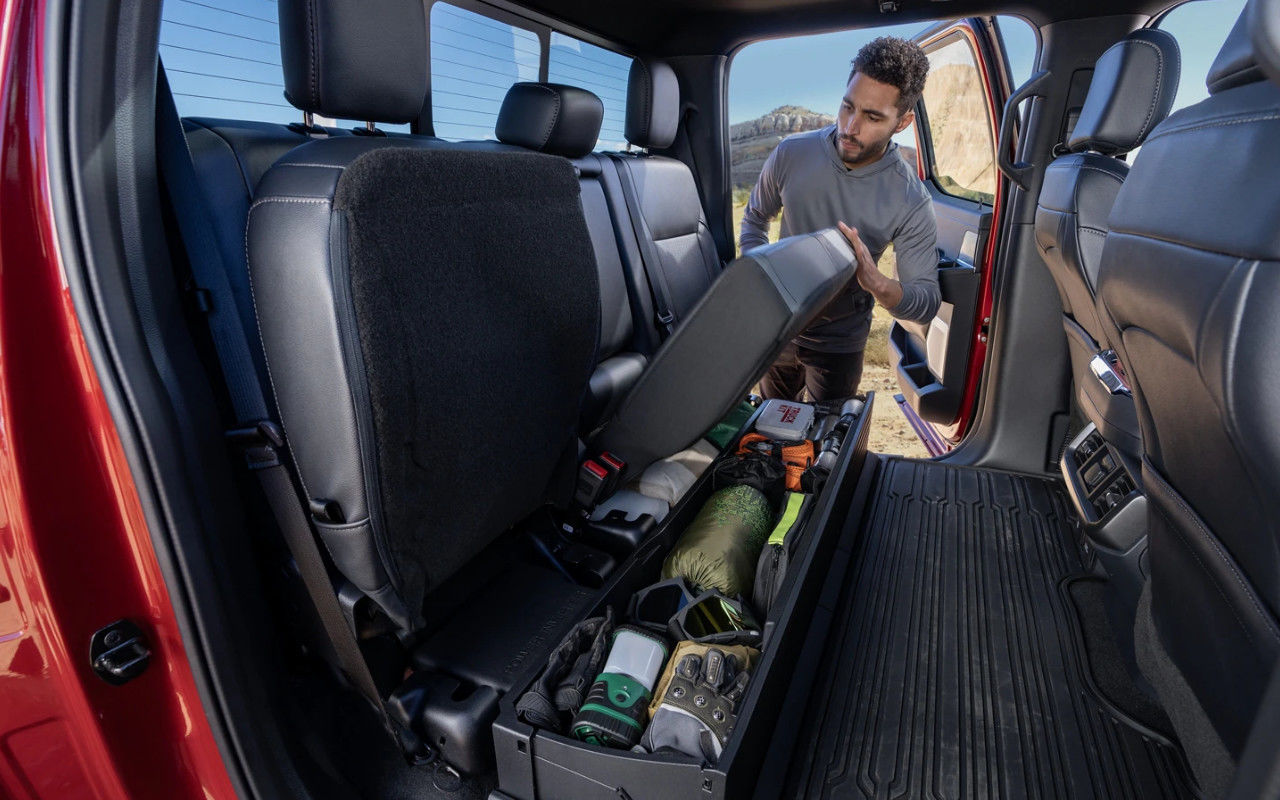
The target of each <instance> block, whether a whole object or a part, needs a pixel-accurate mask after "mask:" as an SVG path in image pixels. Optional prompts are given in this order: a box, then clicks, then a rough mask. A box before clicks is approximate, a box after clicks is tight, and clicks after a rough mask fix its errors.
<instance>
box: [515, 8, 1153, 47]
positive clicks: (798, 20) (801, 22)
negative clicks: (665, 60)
mask: <svg viewBox="0 0 1280 800" xmlns="http://www.w3.org/2000/svg"><path fill="white" fill-rule="evenodd" d="M520 4H521V5H522V6H524V7H526V8H529V9H530V10H533V11H538V12H541V13H543V14H546V15H547V16H549V17H553V18H555V19H559V20H562V21H564V22H567V23H569V24H571V25H574V26H576V27H578V28H582V29H583V30H586V31H591V32H593V33H596V34H597V35H599V36H601V37H603V38H605V39H608V40H610V41H613V42H616V43H618V44H620V45H623V46H625V47H627V48H630V49H631V50H632V51H633V52H636V53H645V54H663V55H676V54H711V53H728V52H731V51H732V50H733V49H734V48H736V47H738V46H739V45H742V44H745V43H746V42H749V41H752V40H755V39H760V38H766V37H772V36H781V35H794V34H799V33H817V32H820V31H830V30H841V29H849V28H857V27H873V26H877V25H888V24H899V23H907V22H917V21H919V22H926V21H930V20H937V19H945V18H952V17H968V16H979V15H983V14H1017V15H1021V16H1024V17H1026V18H1027V19H1029V20H1031V21H1032V22H1033V23H1035V24H1037V25H1043V24H1045V23H1048V22H1055V21H1058V20H1062V19H1073V18H1082V17H1094V16H1103V15H1107V16H1110V15H1116V14H1146V15H1150V14H1154V13H1156V12H1157V11H1159V10H1160V9H1162V8H1164V7H1165V6H1168V5H1170V4H1171V0H1072V2H1063V0H1020V1H1015V2H1007V3H1000V2H995V1H993V0H898V6H899V10H898V11H896V12H892V13H887V14H885V13H881V12H880V10H879V2H878V0H646V1H645V2H634V1H633V2H628V3H617V2H601V0H520Z"/></svg>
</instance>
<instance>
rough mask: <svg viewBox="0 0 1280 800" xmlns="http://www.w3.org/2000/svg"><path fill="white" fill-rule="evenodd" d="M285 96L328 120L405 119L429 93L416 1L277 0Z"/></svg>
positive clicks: (422, 13)
mask: <svg viewBox="0 0 1280 800" xmlns="http://www.w3.org/2000/svg"><path fill="white" fill-rule="evenodd" d="M278 11H279V16H280V60H281V62H282V64H283V69H284V95H285V98H286V99H287V100H288V101H289V102H290V103H293V104H294V105H295V106H297V107H298V108H301V109H303V110H304V111H314V112H315V113H317V114H322V115H324V116H326V117H339V118H346V119H360V120H373V121H375V122H411V121H413V120H414V119H416V118H417V116H418V113H419V112H420V111H421V110H422V104H423V102H424V101H425V100H426V97H427V60H426V59H425V58H424V57H423V55H424V54H425V53H426V51H427V19H426V10H425V8H424V4H423V3H422V2H421V1H420V0H279V3H278Z"/></svg>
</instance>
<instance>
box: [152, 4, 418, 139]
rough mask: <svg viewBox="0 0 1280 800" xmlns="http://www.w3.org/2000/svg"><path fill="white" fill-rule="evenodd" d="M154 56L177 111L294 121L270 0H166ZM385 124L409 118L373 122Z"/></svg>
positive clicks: (346, 123)
mask: <svg viewBox="0 0 1280 800" xmlns="http://www.w3.org/2000/svg"><path fill="white" fill-rule="evenodd" d="M160 58H161V59H162V60H163V61H164V68H165V73H166V74H167V75H168V77H169V87H170V88H171V89H172V90H173V100H174V103H175V104H176V105H177V107H178V113H179V114H180V115H182V116H184V117H215V118H221V119H248V120H258V121H261V122H280V123H290V122H301V121H302V112H301V111H299V110H298V109H296V108H294V107H293V106H292V105H290V104H289V101H288V100H285V99H284V71H283V69H282V68H281V66H280V23H279V21H278V19H277V17H276V4H275V0H213V1H211V2H202V1H201V0H166V1H165V4H164V10H163V12H162V15H161V21H160ZM316 122H317V123H319V124H321V125H329V126H343V127H363V126H364V120H336V119H330V118H326V117H319V116H317V117H316ZM378 127H379V128H380V129H382V130H385V131H403V132H408V130H409V126H408V125H390V124H385V123H379V125H378Z"/></svg>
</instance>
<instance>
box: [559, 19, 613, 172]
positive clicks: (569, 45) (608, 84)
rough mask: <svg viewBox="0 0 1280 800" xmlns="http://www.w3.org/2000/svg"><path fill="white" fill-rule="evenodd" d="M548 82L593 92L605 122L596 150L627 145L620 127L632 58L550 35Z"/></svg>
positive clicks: (568, 37)
mask: <svg viewBox="0 0 1280 800" xmlns="http://www.w3.org/2000/svg"><path fill="white" fill-rule="evenodd" d="M547 56H548V57H547V80H548V81H550V82H551V83H566V84H569V85H570V86H577V87H580V88H582V89H586V90H587V91H589V92H593V93H595V94H596V95H597V96H598V97H599V98H600V100H601V101H602V102H603V103H604V122H603V123H601V125H600V138H599V139H598V140H596V145H595V148H594V149H596V150H621V149H623V148H624V147H626V145H627V140H626V138H625V136H624V135H623V125H624V124H625V123H624V121H625V119H626V115H627V73H628V71H629V70H630V69H631V59H630V58H629V57H627V56H624V55H621V54H619V53H615V52H613V51H612V50H605V49H604V48H603V47H596V46H595V45H593V44H589V43H587V42H583V41H579V40H578V39H575V38H573V37H572V36H568V35H566V34H563V33H560V32H559V31H552V32H551V51H550V52H549V53H548V54H547Z"/></svg>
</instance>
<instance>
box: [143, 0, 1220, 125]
mask: <svg viewBox="0 0 1280 800" xmlns="http://www.w3.org/2000/svg"><path fill="white" fill-rule="evenodd" d="M1243 5H1244V0H1197V1H1196V2H1191V3H1187V4H1186V5H1184V6H1181V7H1179V8H1177V9H1175V10H1174V11H1173V12H1172V13H1171V14H1170V16H1169V19H1168V21H1167V22H1166V23H1164V25H1163V27H1165V28H1167V29H1170V30H1172V31H1173V33H1174V35H1175V36H1177V37H1178V40H1179V42H1180V43H1181V44H1182V53H1183V71H1182V83H1181V88H1180V90H1179V92H1178V100H1177V103H1176V106H1175V107H1181V106H1184V105H1188V104H1190V103H1193V102H1195V101H1196V100H1199V99H1200V98H1203V97H1204V96H1205V89H1204V76H1205V74H1206V73H1207V72H1208V69H1209V64H1210V62H1211V61H1212V59H1213V56H1214V54H1215V53H1216V52H1217V49H1218V47H1219V45H1220V44H1221V43H1222V41H1223V39H1224V38H1225V37H1226V35H1227V31H1228V30H1229V29H1230V27H1231V24H1232V22H1234V20H1235V18H1236V16H1238V14H1239V12H1240V9H1241V8H1242V7H1243ZM163 18H164V22H163V23H162V25H161V32H160V42H161V45H160V55H161V57H162V58H163V59H164V63H165V66H166V68H167V69H168V71H169V78H170V83H171V85H172V86H173V89H174V92H175V94H176V95H177V98H176V99H177V102H178V110H179V112H180V113H182V114H183V115H184V116H214V117H231V118H239V119H257V120H264V121H272V122H293V121H297V120H300V119H301V113H300V112H298V111H297V110H296V109H294V108H293V107H292V106H290V105H289V104H288V102H287V101H286V100H285V99H284V97H283V94H282V91H283V86H282V83H283V80H282V76H281V73H280V51H279V25H278V23H277V21H276V3H275V0H165V5H164V13H163ZM1000 19H1001V22H1002V30H1003V31H1004V36H1005V46H1006V48H1007V49H1008V51H1009V54H1010V59H1011V61H1012V63H1013V66H1014V80H1015V83H1020V82H1021V81H1022V80H1023V79H1025V78H1026V76H1028V75H1029V74H1030V72H1031V64H1032V62H1033V59H1034V54H1035V49H1036V41H1035V36H1034V34H1033V33H1032V31H1031V28H1030V27H1029V26H1028V25H1027V24H1026V23H1025V22H1023V21H1021V20H1019V19H1017V18H1013V17H1001V18H1000ZM926 27H927V26H926V25H922V24H913V25H896V26H886V27H880V28H869V29H862V30H857V31H847V32H843V33H831V34H821V35H817V36H802V37H794V38H789V39H775V40H769V41H763V42H757V43H755V44H751V45H748V46H746V47H745V48H743V49H742V50H741V51H739V52H738V54H737V56H736V57H735V58H734V61H733V64H732V67H731V69H730V73H729V118H730V121H731V122H738V121H742V120H746V119H753V118H755V117H758V116H760V115H761V114H764V113H766V112H768V111H771V110H772V109H774V108H776V107H778V106H780V105H786V104H794V105H801V106H807V107H809V108H811V109H813V110H815V111H822V112H826V113H834V112H835V110H836V106H837V104H838V103H839V99H840V96H841V93H842V91H843V89H844V84H845V78H846V77H847V76H848V72H849V61H850V60H851V59H852V58H853V56H854V54H855V53H857V51H858V48H860V47H861V46H862V45H863V44H865V43H866V42H868V41H870V40H871V39H872V38H874V37H876V36H880V35H885V34H892V35H896V36H907V37H909V36H913V35H915V34H917V33H919V32H920V31H922V30H924V29H925V28H926ZM431 41H432V48H433V53H432V57H433V62H434V63H433V65H432V73H433V76H434V78H435V89H436V95H435V96H434V97H433V103H434V106H435V109H436V111H435V115H436V119H437V122H438V126H437V127H438V130H437V132H438V133H440V134H442V135H445V136H449V137H452V138H472V139H478V138H485V137H486V136H491V135H492V126H493V119H494V117H495V116H496V112H497V107H498V105H499V104H500V103H501V99H502V94H503V93H504V92H505V89H506V86H508V85H510V84H511V83H512V82H514V81H516V80H532V79H536V77H537V66H536V64H537V61H536V48H537V43H536V37H534V36H533V35H532V34H531V33H529V32H527V31H523V30H520V29H516V28H512V27H511V26H509V25H505V24H503V23H499V22H496V21H494V20H489V19H485V18H481V17H479V16H478V15H475V14H471V13H470V12H467V11H464V10H462V9H460V8H457V7H454V6H449V5H445V4H442V3H438V4H436V5H435V6H434V7H433V11H432V36H431ZM627 64H628V60H627V59H626V58H625V57H623V56H620V55H618V54H616V53H612V52H609V51H607V50H603V49H601V48H598V47H594V46H592V45H589V44H586V43H584V42H578V41H576V40H574V39H572V38H571V37H568V36H563V35H561V34H555V35H554V36H553V37H552V42H551V53H550V70H551V76H550V77H551V79H552V80H556V81H560V82H564V83H571V84H575V85H579V86H583V87H584V88H587V89H590V90H592V91H594V92H596V93H597V94H598V95H600V96H601V97H602V98H603V100H604V104H605V124H604V131H603V133H602V136H601V142H600V146H601V147H602V148H609V149H612V148H615V147H619V146H620V145H621V128H622V115H623V108H624V105H623V104H624V102H625V101H624V95H625V93H626V68H627ZM382 127H385V128H395V127H397V126H385V125H384V126H382Z"/></svg>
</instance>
